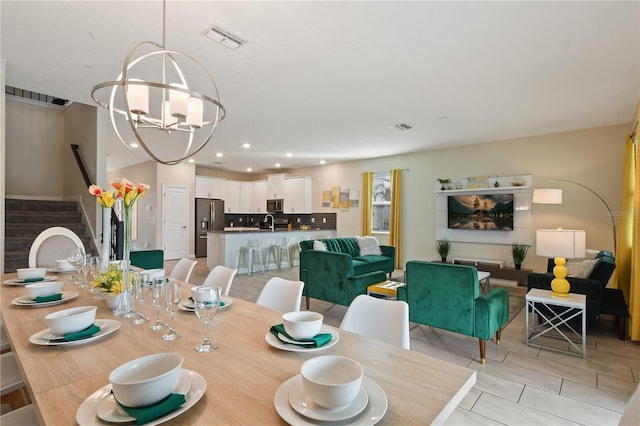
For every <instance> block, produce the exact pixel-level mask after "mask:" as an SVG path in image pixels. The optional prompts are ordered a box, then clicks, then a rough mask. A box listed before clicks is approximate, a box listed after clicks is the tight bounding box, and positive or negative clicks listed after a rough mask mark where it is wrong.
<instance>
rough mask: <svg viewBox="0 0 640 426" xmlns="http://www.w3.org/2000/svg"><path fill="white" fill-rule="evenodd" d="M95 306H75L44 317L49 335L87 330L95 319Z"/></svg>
mask: <svg viewBox="0 0 640 426" xmlns="http://www.w3.org/2000/svg"><path fill="white" fill-rule="evenodd" d="M97 309H98V307H97V306H77V307H75V308H68V309H63V310H61V311H56V312H52V313H50V314H49V315H47V316H45V317H44V320H45V321H46V322H47V325H49V329H50V331H51V333H54V334H60V335H62V334H67V333H75V332H78V331H82V330H84V329H86V328H88V327H89V326H90V325H91V324H93V321H94V320H95V319H96V310H97Z"/></svg>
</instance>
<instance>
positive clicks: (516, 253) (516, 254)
mask: <svg viewBox="0 0 640 426" xmlns="http://www.w3.org/2000/svg"><path fill="white" fill-rule="evenodd" d="M530 247H531V246H530V245H528V244H519V243H518V242H517V241H514V242H513V243H512V244H511V256H512V257H513V264H514V265H515V268H516V269H520V268H521V267H522V262H524V258H525V257H527V252H528V251H529V248H530Z"/></svg>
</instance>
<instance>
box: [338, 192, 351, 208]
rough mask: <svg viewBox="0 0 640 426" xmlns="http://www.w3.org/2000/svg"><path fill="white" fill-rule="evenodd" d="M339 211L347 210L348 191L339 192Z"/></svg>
mask: <svg viewBox="0 0 640 426" xmlns="http://www.w3.org/2000/svg"><path fill="white" fill-rule="evenodd" d="M340 210H349V190H348V189H342V190H340Z"/></svg>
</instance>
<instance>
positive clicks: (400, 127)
mask: <svg viewBox="0 0 640 426" xmlns="http://www.w3.org/2000/svg"><path fill="white" fill-rule="evenodd" d="M393 128H394V129H397V130H411V129H413V126H412V125H411V124H408V123H400V124H396V125H395V126H393Z"/></svg>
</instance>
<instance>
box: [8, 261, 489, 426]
mask: <svg viewBox="0 0 640 426" xmlns="http://www.w3.org/2000/svg"><path fill="white" fill-rule="evenodd" d="M12 278H16V275H15V274H5V275H3V276H2V281H3V285H2V287H1V292H2V297H1V309H2V318H3V322H4V326H5V328H6V332H7V336H8V338H9V341H10V344H11V348H12V350H13V351H14V352H15V355H16V357H17V360H18V364H19V367H20V369H21V372H22V375H23V377H24V380H25V383H26V387H27V390H28V394H29V397H30V398H31V400H32V402H33V403H34V404H35V406H36V408H37V413H38V416H39V419H40V422H41V423H42V424H45V425H71V424H76V412H77V411H78V408H79V407H80V406H81V404H83V401H85V400H86V399H87V398H88V397H89V396H90V395H92V394H94V392H96V391H97V390H99V389H101V388H103V387H104V386H106V385H108V384H109V373H110V372H111V371H113V369H115V368H116V367H118V366H119V365H121V364H123V363H125V362H127V361H129V360H132V359H135V358H138V357H141V356H145V355H149V354H153V353H160V352H172V353H177V354H179V355H181V356H182V357H183V358H184V364H183V368H184V369H188V370H192V371H194V372H197V373H199V374H200V375H201V376H202V377H203V378H204V380H205V381H206V390H205V391H204V395H203V396H202V397H201V398H200V400H199V401H198V402H197V403H195V404H194V405H193V406H192V407H191V408H190V409H188V410H186V411H185V412H183V413H182V414H180V415H179V416H177V417H175V418H173V419H171V420H170V421H168V422H167V424H176V425H198V424H199V425H213V424H224V425H226V424H241V425H242V424H245V425H267V424H285V421H284V420H283V419H282V418H281V416H280V415H279V414H278V412H277V411H276V408H275V402H274V397H275V395H276V392H277V391H278V389H279V388H280V387H281V386H283V383H285V382H286V381H287V380H289V379H290V378H292V377H294V376H296V375H297V374H299V371H300V366H301V365H302V364H303V363H304V362H305V361H306V360H308V359H310V358H312V357H315V356H321V355H329V354H332V355H343V356H347V357H349V358H352V359H354V360H356V361H358V362H359V363H360V364H361V365H362V366H363V367H364V370H365V376H366V377H368V378H369V379H371V380H373V381H374V382H375V383H376V384H377V385H379V386H380V387H381V388H382V390H383V391H384V394H385V395H386V398H387V401H388V406H387V410H386V413H385V414H384V416H383V417H382V419H381V420H380V422H379V424H388V425H400V424H438V423H442V422H443V421H444V420H445V419H446V418H447V417H448V416H449V414H451V412H452V411H453V410H454V409H455V407H456V406H457V405H458V403H459V402H460V401H461V400H462V398H463V397H464V396H465V395H466V394H467V392H468V391H469V390H470V389H471V387H472V386H473V384H474V383H475V381H476V372H475V371H474V370H471V369H468V368H465V367H461V366H458V365H455V364H451V363H448V362H446V361H442V360H439V359H436V358H432V357H429V356H426V355H423V354H420V353H418V352H414V351H410V350H405V349H402V348H400V347H395V346H392V345H390V344H387V343H384V342H381V341H378V340H374V339H372V338H368V337H363V336H360V335H356V334H353V333H350V332H347V331H344V330H339V329H336V328H330V330H333V332H335V333H338V335H339V341H338V342H337V343H336V344H334V345H333V346H331V347H328V348H325V349H323V350H318V351H313V352H310V351H304V352H299V351H298V352H293V351H287V350H282V349H279V348H276V347H274V346H272V345H270V344H268V343H267V341H266V340H265V336H266V334H267V333H268V331H269V328H270V327H271V326H272V325H274V324H279V323H281V322H282V321H281V316H282V313H281V312H278V311H275V310H272V309H269V308H266V307H263V306H259V305H256V304H254V303H251V302H247V301H244V300H240V299H236V298H234V299H232V300H233V303H232V304H231V305H230V306H228V307H227V308H226V309H224V310H222V311H220V312H218V314H217V315H216V316H215V318H214V320H213V322H212V324H211V325H210V327H209V328H210V330H209V331H210V333H209V334H210V338H211V340H213V341H215V342H216V343H217V344H218V345H219V347H218V349H217V350H215V351H213V352H209V353H198V352H196V351H195V350H194V347H195V346H196V345H198V344H199V343H201V342H202V340H203V337H204V325H203V324H202V323H201V322H200V321H199V320H198V318H197V317H196V315H195V313H193V312H187V311H182V310H180V311H178V312H177V314H176V315H175V329H176V330H177V331H179V332H180V333H181V334H182V337H181V338H179V339H178V340H175V341H164V340H162V339H161V338H160V335H161V334H162V332H157V331H156V332H154V331H151V330H149V325H150V323H146V324H142V325H134V324H133V323H132V320H131V319H126V318H122V317H115V316H114V315H113V312H112V311H111V310H110V309H108V308H107V306H106V303H105V301H99V300H95V298H94V296H93V295H92V294H91V293H89V291H88V290H87V289H83V288H79V287H77V286H75V285H74V284H72V283H70V282H69V281H68V277H67V276H64V275H60V276H59V278H60V279H61V280H62V281H64V285H63V291H72V292H78V293H79V295H78V297H76V298H75V299H73V300H69V301H68V302H66V303H63V304H59V305H55V306H47V307H24V306H16V305H14V304H13V303H12V300H14V299H16V298H18V297H21V296H26V290H25V289H24V288H23V286H19V285H6V284H4V282H5V281H6V280H8V279H12ZM188 287H190V286H189V285H188V284H186V283H182V289H183V297H188V296H189V290H188ZM83 305H96V306H97V307H98V310H97V314H96V319H97V320H99V319H111V320H117V321H119V322H120V323H121V325H120V328H119V329H118V330H117V331H115V332H113V333H111V334H109V335H106V336H104V337H102V338H100V339H93V340H91V341H88V342H85V343H81V344H77V345H62V346H42V345H36V344H33V343H30V341H29V339H30V337H31V336H33V335H34V334H36V333H38V332H41V331H42V330H44V329H46V328H47V325H46V323H45V321H44V316H45V315H46V314H48V313H51V312H55V311H58V310H61V309H66V308H70V307H73V306H83ZM144 312H145V314H146V315H147V316H149V317H150V318H152V320H153V319H154V315H155V310H154V307H153V305H152V303H151V302H150V301H149V302H146V303H145V305H144ZM162 316H163V319H164V320H165V321H166V320H168V315H167V313H166V312H163V314H162ZM327 327H328V326H327ZM355 419H357V417H356V418H355ZM307 421H308V420H307ZM311 422H312V423H313V421H311ZM101 424H107V423H106V422H104V423H101Z"/></svg>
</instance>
